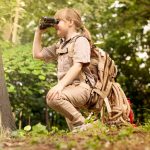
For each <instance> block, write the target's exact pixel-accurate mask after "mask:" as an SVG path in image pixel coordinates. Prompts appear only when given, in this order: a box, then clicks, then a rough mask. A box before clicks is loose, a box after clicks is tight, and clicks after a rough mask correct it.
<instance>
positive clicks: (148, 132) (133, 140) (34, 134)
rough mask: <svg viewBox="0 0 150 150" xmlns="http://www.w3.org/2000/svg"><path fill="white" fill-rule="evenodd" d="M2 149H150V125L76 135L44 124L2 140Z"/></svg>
mask: <svg viewBox="0 0 150 150" xmlns="http://www.w3.org/2000/svg"><path fill="white" fill-rule="evenodd" d="M0 141H1V142H0V150H55V149H56V150H59V149H61V150H150V123H147V124H145V125H144V126H138V127H134V126H124V127H119V128H118V127H115V126H111V127H110V126H109V127H108V126H105V125H103V124H101V123H98V124H97V125H94V126H93V127H92V128H90V129H88V130H86V131H82V132H81V131H80V132H77V133H72V132H69V131H65V130H59V129H58V128H57V127H52V130H51V131H49V132H48V131H47V130H46V127H45V126H43V125H41V124H40V123H39V124H37V125H35V126H33V127H32V128H31V127H30V126H26V127H25V128H24V130H17V131H13V132H12V133H11V135H4V134H3V135H2V134H1V137H0Z"/></svg>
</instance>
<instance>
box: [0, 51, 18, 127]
mask: <svg viewBox="0 0 150 150" xmlns="http://www.w3.org/2000/svg"><path fill="white" fill-rule="evenodd" d="M0 123H1V124H0V130H2V128H3V129H4V130H7V129H9V130H15V129H16V126H15V120H14V118H13V115H12V111H11V106H10V102H9V97H8V92H7V88H6V83H5V78H4V69H3V64H2V55H1V53H0Z"/></svg>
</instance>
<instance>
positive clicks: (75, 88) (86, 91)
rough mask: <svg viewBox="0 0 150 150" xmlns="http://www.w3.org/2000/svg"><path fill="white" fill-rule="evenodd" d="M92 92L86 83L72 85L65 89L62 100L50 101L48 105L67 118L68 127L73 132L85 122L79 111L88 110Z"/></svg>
mask: <svg viewBox="0 0 150 150" xmlns="http://www.w3.org/2000/svg"><path fill="white" fill-rule="evenodd" d="M90 92H91V88H90V86H89V85H88V84H86V83H84V82H81V83H78V84H72V85H69V86H67V87H65V88H64V90H63V91H62V95H61V98H59V99H53V100H50V101H48V102H47V104H48V106H49V107H50V108H52V109H54V110H55V111H57V112H59V113H60V114H61V115H63V116H64V117H65V118H66V121H67V124H68V127H69V129H70V130H72V129H73V127H76V126H78V125H82V124H83V123H84V121H85V118H84V117H83V116H82V114H81V113H80V112H79V109H82V108H86V103H87V102H88V100H89V98H90Z"/></svg>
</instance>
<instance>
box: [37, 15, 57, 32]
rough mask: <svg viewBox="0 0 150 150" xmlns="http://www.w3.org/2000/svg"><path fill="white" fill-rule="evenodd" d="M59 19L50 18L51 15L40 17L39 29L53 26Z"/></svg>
mask: <svg viewBox="0 0 150 150" xmlns="http://www.w3.org/2000/svg"><path fill="white" fill-rule="evenodd" d="M58 23H59V20H58V19H55V18H52V17H42V18H41V19H40V24H39V29H40V30H44V29H46V28H49V27H53V26H54V25H56V24H58Z"/></svg>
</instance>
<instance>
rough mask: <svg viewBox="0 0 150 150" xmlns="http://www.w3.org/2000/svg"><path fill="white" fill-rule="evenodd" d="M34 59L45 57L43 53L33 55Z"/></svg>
mask: <svg viewBox="0 0 150 150" xmlns="http://www.w3.org/2000/svg"><path fill="white" fill-rule="evenodd" d="M33 58H34V59H43V55H42V53H37V54H35V53H33Z"/></svg>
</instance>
